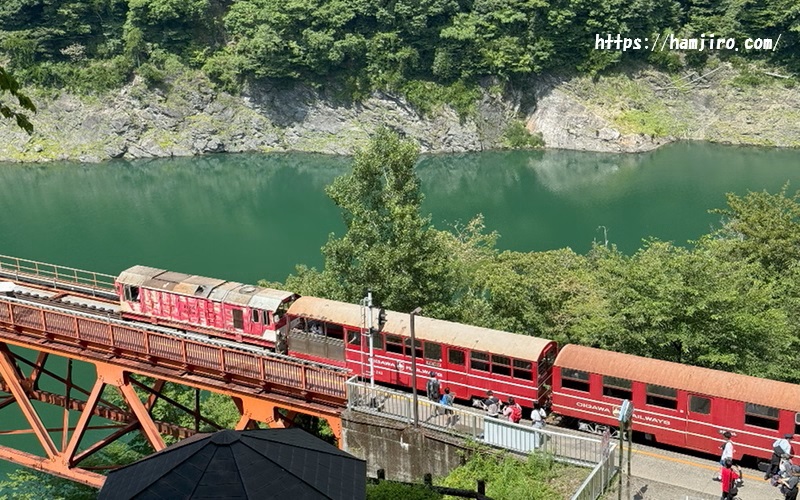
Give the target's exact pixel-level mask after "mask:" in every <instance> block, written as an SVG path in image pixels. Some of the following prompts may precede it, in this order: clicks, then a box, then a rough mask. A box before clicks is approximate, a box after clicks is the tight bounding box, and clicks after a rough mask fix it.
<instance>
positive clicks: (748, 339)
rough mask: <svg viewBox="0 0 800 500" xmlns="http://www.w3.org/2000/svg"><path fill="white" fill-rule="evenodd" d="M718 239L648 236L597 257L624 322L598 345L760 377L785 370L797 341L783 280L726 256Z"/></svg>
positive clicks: (616, 315) (615, 310) (600, 278)
mask: <svg viewBox="0 0 800 500" xmlns="http://www.w3.org/2000/svg"><path fill="white" fill-rule="evenodd" d="M718 246H719V242H716V241H706V242H704V243H703V244H701V245H699V246H698V247H697V248H695V249H693V250H689V249H686V248H682V247H676V246H674V245H672V244H671V243H666V242H661V241H649V242H647V244H646V245H645V247H644V248H642V249H640V250H639V251H638V252H636V254H634V255H633V256H631V257H625V256H622V255H620V254H619V253H616V252H613V253H611V252H609V253H607V254H605V255H603V256H602V257H600V258H599V259H598V262H597V268H598V271H599V276H598V277H597V279H598V281H599V282H601V283H603V284H604V286H605V287H607V290H608V291H607V293H608V296H609V300H610V301H611V305H610V310H611V311H612V314H613V316H614V318H615V321H616V323H617V324H619V325H620V326H621V328H619V329H617V330H610V331H609V332H608V334H607V335H605V336H604V337H603V339H602V343H601V345H600V347H603V348H607V349H611V350H615V351H620V352H627V353H631V354H637V355H640V356H646V357H652V358H657V359H665V360H669V361H676V362H679V363H688V364H692V365H697V366H705V367H708V368H714V369H721V370H727V371H735V372H739V373H747V374H750V375H757V376H770V377H776V376H778V377H781V375H779V370H776V367H779V366H780V363H775V360H778V359H786V354H785V352H786V351H787V349H789V348H790V347H791V346H792V338H791V328H790V325H789V323H788V319H787V315H786V312H785V311H784V309H783V308H782V307H781V305H780V303H779V302H778V301H776V300H775V294H776V292H777V290H778V287H776V285H775V284H774V283H773V282H771V281H770V280H769V279H768V278H767V277H766V276H765V273H763V270H762V269H761V268H760V266H758V265H757V264H753V263H747V262H742V261H736V260H728V259H725V258H720V256H721V255H724V254H725V252H724V251H721V250H720V249H719V248H718Z"/></svg>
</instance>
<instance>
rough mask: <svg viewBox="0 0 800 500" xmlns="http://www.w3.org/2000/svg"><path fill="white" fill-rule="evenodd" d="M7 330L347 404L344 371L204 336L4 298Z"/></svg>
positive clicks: (2, 317)
mask: <svg viewBox="0 0 800 500" xmlns="http://www.w3.org/2000/svg"><path fill="white" fill-rule="evenodd" d="M3 329H5V330H9V331H12V332H16V333H23V334H25V335H26V336H31V337H33V338H34V339H39V340H47V341H55V342H58V343H61V344H66V345H71V346H76V345H77V346H79V347H80V348H82V349H88V350H90V351H96V352H101V353H104V354H106V355H108V354H110V355H113V356H116V357H120V358H125V359H130V360H135V361H142V362H146V363H149V364H155V365H159V366H162V367H169V368H176V369H179V370H181V371H184V372H187V373H190V374H198V375H206V376H211V377H213V378H216V379H222V380H225V381H226V382H229V383H235V384H239V385H242V386H245V387H252V388H257V389H269V390H273V391H275V392H283V393H287V394H290V395H293V396H296V395H297V393H298V392H302V393H303V394H304V395H307V398H308V399H309V400H319V401H318V402H322V403H324V404H329V405H336V406H338V405H343V404H344V403H345V401H346V387H345V382H346V378H347V372H346V371H345V370H343V369H339V368H336V367H332V366H327V365H324V364H318V363H310V362H304V361H301V360H296V359H294V358H290V357H288V356H281V355H278V354H273V353H269V352H266V351H263V350H262V349H255V348H248V347H245V346H241V347H238V346H235V345H234V344H232V343H230V342H220V341H214V340H212V339H208V338H203V337H202V336H200V335H193V334H187V333H183V334H181V333H180V332H178V331H171V330H169V329H165V328H158V327H144V325H141V326H140V325H137V324H136V323H131V322H126V321H122V320H117V319H113V318H107V317H103V316H96V315H92V314H87V313H81V312H75V311H69V310H63V309H60V308H58V307H54V306H50V305H42V304H38V303H34V302H29V301H26V300H23V299H18V298H14V297H0V330H3ZM0 336H2V334H1V333H0Z"/></svg>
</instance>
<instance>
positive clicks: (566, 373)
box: [561, 368, 589, 392]
mask: <svg viewBox="0 0 800 500" xmlns="http://www.w3.org/2000/svg"><path fill="white" fill-rule="evenodd" d="M561 386H562V387H566V388H568V389H575V390H576V391H583V392H589V373H588V372H583V371H580V370H570V369H569V368H562V369H561Z"/></svg>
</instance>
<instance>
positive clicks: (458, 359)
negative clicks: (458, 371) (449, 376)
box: [447, 349, 464, 365]
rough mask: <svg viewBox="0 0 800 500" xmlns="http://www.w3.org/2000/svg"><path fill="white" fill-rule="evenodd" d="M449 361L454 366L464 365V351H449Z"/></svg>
mask: <svg viewBox="0 0 800 500" xmlns="http://www.w3.org/2000/svg"><path fill="white" fill-rule="evenodd" d="M447 360H448V361H449V362H450V363H452V364H454V365H463V364H464V351H459V350H458V349H448V350H447Z"/></svg>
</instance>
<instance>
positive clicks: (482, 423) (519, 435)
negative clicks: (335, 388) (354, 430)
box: [345, 376, 616, 500]
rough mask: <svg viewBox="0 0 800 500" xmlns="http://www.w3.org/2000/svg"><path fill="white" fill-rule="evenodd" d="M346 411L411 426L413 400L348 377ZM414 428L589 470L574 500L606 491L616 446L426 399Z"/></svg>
mask: <svg viewBox="0 0 800 500" xmlns="http://www.w3.org/2000/svg"><path fill="white" fill-rule="evenodd" d="M345 385H346V387H347V407H348V408H350V409H352V410H355V411H359V412H363V413H370V414H373V415H380V416H382V417H385V418H389V419H392V420H398V421H402V422H404V423H407V424H412V422H413V417H412V415H413V402H412V398H411V395H410V394H407V393H405V392H401V391H397V390H392V389H389V388H386V387H381V386H375V387H372V386H370V385H369V384H366V383H362V382H360V381H359V377H358V376H355V377H351V378H350V379H349V380H347V382H346V384H345ZM418 405H419V406H418V415H419V422H420V426H422V427H426V428H430V429H432V430H436V431H439V432H445V433H448V434H453V435H460V436H465V437H471V438H473V439H475V440H476V441H479V442H483V443H485V444H488V445H491V446H495V447H498V448H503V449H506V450H509V451H513V452H516V453H525V454H527V453H530V452H533V451H540V452H545V453H548V454H549V455H551V456H552V457H553V460H555V461H557V462H566V463H572V464H577V465H581V466H590V467H593V470H592V472H591V473H590V474H589V477H588V478H587V479H586V481H584V484H582V485H581V487H580V488H579V489H578V491H577V492H576V493H575V495H574V496H573V497H572V498H573V499H575V500H587V499H591V500H596V499H597V498H598V497H599V496H600V495H601V494H602V492H603V491H604V490H605V489H606V488H607V486H608V484H609V483H610V481H611V479H612V477H613V476H614V474H615V473H616V468H615V467H614V460H613V457H614V455H615V450H616V445H615V444H614V443H613V442H612V443H611V445H610V446H607V447H604V444H603V442H602V441H601V440H600V439H597V438H594V437H588V436H575V435H572V434H565V433H562V432H558V431H553V430H549V429H538V428H533V427H531V426H530V425H523V424H515V423H513V422H509V421H508V420H504V419H502V418H494V417H489V416H488V415H486V414H485V413H483V412H477V411H473V410H470V409H466V408H462V407H454V406H446V405H443V404H440V403H437V402H434V401H430V400H428V399H424V398H420V399H419V401H418Z"/></svg>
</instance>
